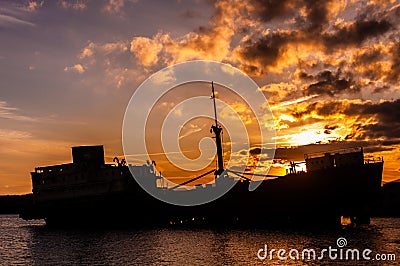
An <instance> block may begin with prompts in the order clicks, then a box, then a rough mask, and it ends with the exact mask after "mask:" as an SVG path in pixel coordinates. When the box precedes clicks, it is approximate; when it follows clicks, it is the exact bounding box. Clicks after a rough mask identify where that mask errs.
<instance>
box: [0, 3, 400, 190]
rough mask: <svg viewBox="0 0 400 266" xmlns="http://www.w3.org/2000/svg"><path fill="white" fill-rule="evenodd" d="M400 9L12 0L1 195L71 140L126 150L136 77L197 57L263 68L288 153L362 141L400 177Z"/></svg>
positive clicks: (0, 102) (64, 157) (2, 93)
mask: <svg viewBox="0 0 400 266" xmlns="http://www.w3.org/2000/svg"><path fill="white" fill-rule="evenodd" d="M399 22H400V1H393V0H366V1H355V0H347V1H346V0H344V1H336V0H332V1H314V0H293V1H289V0H250V1H233V0H221V1H212V0H192V1H186V0H176V1H161V0H160V1H145V0H107V1H95V0H74V1H64V0H54V1H50V0H47V1H46V0H40V1H28V0H26V1H1V2H0V194H22V193H29V192H30V191H31V181H30V174H29V173H30V171H33V170H34V168H35V167H37V166H45V165H53V164H59V163H67V162H70V161H71V155H70V154H71V153H70V147H71V146H77V145H91V144H103V145H105V152H106V156H107V157H106V159H107V161H111V160H112V158H113V157H114V156H116V155H117V156H120V157H122V156H123V152H122V144H121V133H122V121H123V117H124V112H125V108H126V106H127V104H128V102H129V99H130V98H131V96H132V94H133V93H134V91H135V89H136V88H137V87H138V86H139V85H140V84H141V83H142V82H143V81H144V80H145V79H146V78H147V77H149V76H150V75H151V74H153V73H155V72H157V71H158V70H160V69H162V68H164V67H167V66H170V65H173V64H175V63H180V62H185V61H187V60H193V59H207V60H215V61H221V62H223V63H227V64H230V65H232V66H234V67H237V68H239V69H240V70H242V71H243V72H245V73H246V74H248V75H249V76H250V77H252V78H253V79H254V80H255V81H256V83H257V84H258V85H259V87H260V89H261V90H262V91H263V93H264V95H265V96H266V98H267V99H268V102H269V105H270V107H271V110H272V113H273V115H274V118H275V125H276V135H277V137H276V143H277V146H278V147H281V149H278V150H277V157H278V158H284V159H292V160H301V159H302V156H303V153H304V152H308V151H314V150H316V149H332V148H336V147H338V148H342V147H353V146H363V147H365V151H366V152H368V153H369V154H372V155H376V156H384V159H385V165H384V168H385V169H384V175H383V179H384V180H385V181H391V180H395V179H399V178H400V164H399V160H400V84H399V81H400V34H399V33H400V28H399V27H400V23H399ZM236 107H237V108H238V112H239V113H241V114H244V115H245V113H246V110H245V109H240V106H236ZM249 123H251V121H250V122H249ZM207 130H209V127H208V125H207ZM196 132H197V131H196ZM184 133H190V132H186V131H182V134H184ZM316 143H321V144H324V143H330V144H329V145H307V144H316ZM302 145H307V146H302ZM290 146H293V147H294V146H296V147H297V148H292V149H283V148H284V147H290Z"/></svg>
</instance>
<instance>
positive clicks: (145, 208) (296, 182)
mask: <svg viewBox="0 0 400 266" xmlns="http://www.w3.org/2000/svg"><path fill="white" fill-rule="evenodd" d="M122 168H123V169H124V171H123V172H124V173H125V175H126V180H125V181H126V184H125V189H123V190H120V191H116V192H111V193H103V194H99V195H90V196H77V197H71V198H67V199H58V200H51V201H46V200H43V201H39V202H34V203H33V204H32V206H31V207H30V208H28V209H26V210H25V211H24V212H22V213H21V217H23V218H25V219H32V218H44V219H46V222H47V224H48V225H49V226H63V227H76V226H89V227H94V226H100V227H104V226H112V227H115V226H124V227H137V226H169V225H185V226H192V225H195V226H224V227H225V226H251V227H255V226H275V225H285V226H286V225H295V226H297V225H302V226H304V225H306V226H308V225H310V226H338V225H340V217H341V216H348V217H351V219H352V221H355V222H356V223H358V224H362V223H368V222H369V217H370V210H371V208H372V206H374V204H375V203H376V202H377V201H378V200H379V195H380V193H381V192H380V190H381V181H382V170H383V162H378V163H371V164H363V165H360V166H354V167H351V168H339V167H338V168H332V169H330V170H329V171H326V170H319V171H313V172H309V173H306V172H301V173H294V174H288V175H286V176H284V177H281V178H277V179H274V180H266V181H263V182H262V184H261V185H260V186H259V187H258V188H257V189H256V190H254V191H249V190H248V182H238V183H237V184H236V185H235V186H234V187H233V188H232V189H231V190H230V191H229V192H228V193H226V194H225V195H223V196H222V197H220V198H219V199H217V200H215V201H212V202H210V203H207V204H203V205H198V206H176V205H171V204H168V203H165V202H162V201H159V200H157V199H155V198H153V197H152V196H151V195H149V194H147V193H146V192H145V191H144V190H142V189H141V188H140V187H139V186H138V185H137V184H136V182H135V180H134V179H133V178H132V177H131V176H130V174H129V171H127V167H124V166H122ZM122 168H121V169H122Z"/></svg>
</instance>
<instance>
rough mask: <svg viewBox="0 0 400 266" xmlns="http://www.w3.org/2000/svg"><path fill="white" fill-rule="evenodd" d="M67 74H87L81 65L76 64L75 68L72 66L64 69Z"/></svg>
mask: <svg viewBox="0 0 400 266" xmlns="http://www.w3.org/2000/svg"><path fill="white" fill-rule="evenodd" d="M64 71H65V72H70V71H72V72H76V73H78V74H83V72H85V68H84V67H83V66H82V65H81V64H75V65H74V66H70V67H65V68H64Z"/></svg>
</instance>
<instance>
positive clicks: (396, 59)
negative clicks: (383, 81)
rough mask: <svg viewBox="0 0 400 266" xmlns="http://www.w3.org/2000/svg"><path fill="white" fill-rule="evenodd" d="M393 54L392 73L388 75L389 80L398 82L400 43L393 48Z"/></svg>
mask: <svg viewBox="0 0 400 266" xmlns="http://www.w3.org/2000/svg"><path fill="white" fill-rule="evenodd" d="M391 56H392V66H391V68H390V70H391V71H390V74H389V76H388V81H390V82H393V83H396V82H399V81H400V43H396V45H395V46H394V47H393V48H392V50H391Z"/></svg>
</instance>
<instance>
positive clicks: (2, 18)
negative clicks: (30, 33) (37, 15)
mask: <svg viewBox="0 0 400 266" xmlns="http://www.w3.org/2000/svg"><path fill="white" fill-rule="evenodd" d="M12 25H21V26H30V27H34V26H35V24H34V23H32V22H29V21H26V20H22V19H19V18H16V17H12V16H8V15H4V14H0V27H1V26H3V27H6V26H12Z"/></svg>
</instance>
